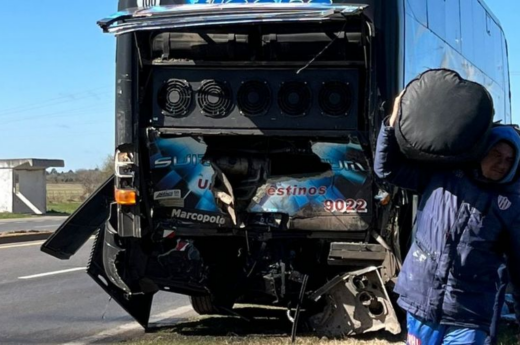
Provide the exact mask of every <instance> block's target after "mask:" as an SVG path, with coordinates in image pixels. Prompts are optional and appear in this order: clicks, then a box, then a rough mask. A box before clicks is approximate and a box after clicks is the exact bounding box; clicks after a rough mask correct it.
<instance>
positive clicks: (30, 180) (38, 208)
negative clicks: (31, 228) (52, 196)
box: [13, 169, 47, 214]
mask: <svg viewBox="0 0 520 345" xmlns="http://www.w3.org/2000/svg"><path fill="white" fill-rule="evenodd" d="M15 174H17V175H18V185H19V194H18V195H15V207H14V209H13V212H14V213H40V214H42V213H45V212H46V210H47V206H46V203H47V196H46V184H45V183H46V181H45V170H43V169H38V170H18V169H17V170H16V171H15ZM20 194H21V195H20ZM16 199H18V200H16Z"/></svg>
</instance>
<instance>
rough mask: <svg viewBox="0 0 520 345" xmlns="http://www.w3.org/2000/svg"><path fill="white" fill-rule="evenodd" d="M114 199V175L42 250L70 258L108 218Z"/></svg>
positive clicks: (61, 227)
mask: <svg viewBox="0 0 520 345" xmlns="http://www.w3.org/2000/svg"><path fill="white" fill-rule="evenodd" d="M113 201H114V176H113V175H112V176H111V177H110V178H109V179H108V180H106V181H105V183H103V184H102V185H101V186H100V187H99V188H98V189H97V190H96V191H95V192H94V193H93V194H92V195H91V196H90V197H89V198H88V199H87V200H86V201H85V202H84V203H83V204H82V205H81V206H80V207H79V208H78V209H77V210H76V211H75V212H74V213H73V214H72V215H71V216H70V217H69V218H67V220H65V222H64V223H63V224H62V225H61V226H60V227H59V228H58V230H56V231H55V232H54V234H53V235H52V236H51V237H49V239H48V240H47V241H45V243H44V244H43V245H42V246H41V248H40V249H41V251H42V252H44V253H47V254H49V255H52V256H54V257H56V258H58V259H61V260H68V259H69V258H70V257H71V256H73V255H74V254H76V252H77V251H78V250H79V249H80V248H81V247H82V246H83V245H84V244H85V242H87V240H88V239H89V237H90V236H92V234H94V233H95V232H96V230H98V229H100V228H101V227H102V226H103V224H104V222H105V221H106V220H107V219H108V215H109V210H110V203H112V202H113Z"/></svg>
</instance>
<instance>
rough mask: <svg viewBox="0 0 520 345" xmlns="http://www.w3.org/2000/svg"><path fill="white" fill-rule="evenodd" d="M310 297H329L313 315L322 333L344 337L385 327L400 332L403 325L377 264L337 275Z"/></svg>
mask: <svg viewBox="0 0 520 345" xmlns="http://www.w3.org/2000/svg"><path fill="white" fill-rule="evenodd" d="M309 298H310V299H311V300H313V301H317V300H319V299H320V298H324V299H325V303H324V304H325V308H324V310H323V311H322V312H321V313H318V314H316V315H313V316H311V317H310V318H309V322H310V324H311V326H312V327H313V328H314V329H315V330H316V332H317V333H319V334H320V335H324V336H328V337H341V336H346V335H354V334H361V333H366V332H372V331H377V330H380V329H385V330H387V331H389V332H390V333H392V334H399V333H400V332H401V326H400V324H399V321H398V319H397V316H396V314H395V311H394V308H393V306H392V303H391V301H390V298H389V296H388V293H387V292H386V289H385V287H384V285H383V280H382V279H381V276H380V275H379V271H378V269H377V268H376V267H368V268H365V269H362V270H358V271H353V272H348V273H346V274H344V275H342V276H337V277H335V278H334V279H332V280H331V281H329V282H328V283H327V284H325V285H324V286H322V287H321V288H319V289H318V290H316V291H315V292H314V293H313V294H312V295H311V296H309Z"/></svg>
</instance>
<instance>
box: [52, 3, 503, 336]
mask: <svg viewBox="0 0 520 345" xmlns="http://www.w3.org/2000/svg"><path fill="white" fill-rule="evenodd" d="M118 11H119V12H117V13H115V14H114V15H112V16H110V17H107V18H105V19H102V20H100V21H99V22H98V25H99V26H100V27H101V29H102V30H103V31H104V32H107V33H112V34H114V35H115V36H116V40H117V44H116V49H117V52H116V59H117V61H116V90H115V91H116V109H115V120H116V133H115V138H116V143H115V166H114V176H113V177H112V178H111V179H109V180H108V181H107V182H106V183H105V184H104V185H103V186H101V187H100V188H99V189H98V190H97V192H96V193H94V194H93V195H92V196H91V197H90V198H89V199H88V200H86V201H85V203H84V204H83V205H82V206H81V207H80V208H79V209H78V210H77V211H76V212H75V213H74V214H73V215H72V216H71V217H69V219H68V220H67V221H66V222H65V223H64V224H63V225H62V226H61V227H60V228H59V229H58V231H56V233H54V234H53V236H51V237H50V238H49V239H48V240H47V241H46V242H45V243H44V244H43V246H42V250H43V251H44V252H46V253H48V254H50V255H53V256H55V257H57V258H59V259H68V258H70V257H71V256H72V255H74V254H75V253H76V251H77V250H78V249H79V248H80V247H81V246H82V245H83V244H84V243H85V242H86V241H87V240H88V238H90V236H92V235H93V234H96V240H95V243H94V245H93V248H92V256H91V260H90V263H89V265H88V270H87V272H88V274H89V275H90V276H91V277H92V278H93V279H94V280H95V281H96V282H97V283H98V284H99V285H100V286H101V287H102V288H103V289H104V290H105V291H106V292H107V293H108V294H109V295H110V296H111V297H112V298H113V299H114V300H115V301H117V302H118V303H119V304H120V305H121V306H122V307H123V308H124V309H125V310H126V311H127V312H128V313H129V314H130V315H131V316H132V317H134V318H135V319H136V320H137V321H138V322H139V323H140V324H141V325H142V326H143V327H145V328H148V327H151V326H150V324H149V317H150V309H151V305H152V302H153V296H154V294H155V293H157V292H158V291H168V292H174V293H180V294H184V295H188V296H190V301H191V303H192V306H193V308H194V310H195V311H196V312H198V313H199V314H225V315H226V314H227V315H237V314H238V315H239V311H237V310H233V306H234V305H235V304H236V303H252V304H259V305H271V306H277V307H282V308H286V309H287V311H288V315H289V318H290V320H291V321H292V322H293V331H292V335H293V337H294V335H295V334H296V330H297V325H298V320H300V319H305V320H307V322H308V324H309V325H311V327H312V328H313V329H314V330H316V332H318V333H319V334H323V335H328V336H341V335H353V334H360V333H365V332H370V331H375V330H380V329H385V330H387V331H389V332H391V333H394V334H397V333H399V332H400V331H401V329H400V325H399V318H400V317H401V316H402V313H400V312H399V310H398V308H396V307H395V303H394V302H395V301H394V297H393V294H392V286H393V284H394V282H395V279H396V277H397V275H398V273H399V268H400V266H401V262H402V260H403V258H404V256H405V254H406V251H407V248H408V245H409V242H410V238H411V236H412V219H413V216H414V212H415V209H414V205H415V204H416V203H415V202H414V199H415V198H416V197H415V196H414V195H412V194H410V193H409V192H406V191H403V190H400V189H396V188H395V187H392V186H390V185H387V184H386V183H384V182H383V181H380V180H378V179H377V178H376V177H375V176H374V175H373V172H372V163H373V152H374V146H375V141H376V137H377V134H378V132H379V128H380V124H381V122H382V120H383V119H384V118H385V116H386V115H387V114H389V112H390V111H391V109H392V103H393V99H394V97H395V96H396V95H397V94H398V93H399V91H400V90H402V89H403V88H404V86H405V85H406V84H407V83H408V82H409V81H411V80H412V79H414V78H415V77H416V76H417V75H418V74H420V73H421V72H424V71H426V70H428V69H433V68H447V69H451V70H455V71H457V72H458V73H459V74H460V75H461V76H462V77H463V78H466V79H469V80H472V81H476V82H478V83H480V84H482V85H484V86H485V87H486V88H487V90H488V91H489V92H490V94H491V95H492V97H493V101H494V106H495V120H497V121H502V122H503V123H510V122H511V105H510V89H509V71H508V57H507V44H506V40H505V36H504V33H503V31H502V29H501V27H500V23H499V21H498V20H497V18H495V17H494V16H493V14H492V13H491V12H490V10H489V9H488V8H487V7H486V5H485V4H484V3H483V2H482V1H480V0H442V1H440V0H413V1H410V0H365V1H361V2H358V1H338V2H336V1H334V2H330V1H267V0H260V1H253V2H249V1H247V0H246V1H234V0H233V1H196V0H195V1H187V2H183V1H182V0H120V2H119V7H118ZM300 314H301V315H300ZM300 316H301V318H300Z"/></svg>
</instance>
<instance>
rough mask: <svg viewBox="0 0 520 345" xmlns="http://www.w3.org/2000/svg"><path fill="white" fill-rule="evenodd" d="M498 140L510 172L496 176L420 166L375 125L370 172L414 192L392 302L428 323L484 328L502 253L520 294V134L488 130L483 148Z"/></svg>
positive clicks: (504, 128)
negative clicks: (509, 156) (410, 235)
mask: <svg viewBox="0 0 520 345" xmlns="http://www.w3.org/2000/svg"><path fill="white" fill-rule="evenodd" d="M499 141H507V142H508V143H510V144H511V146H513V148H514V149H515V160H514V162H513V166H512V168H511V170H510V171H509V173H508V174H507V175H506V176H505V177H504V178H503V179H502V180H501V181H498V182H493V181H490V180H485V179H484V178H483V177H481V174H480V173H477V174H475V173H474V172H471V171H462V170H436V171H433V170H432V169H426V168H425V167H424V166H422V165H421V164H420V163H416V162H411V161H409V160H406V159H405V157H404V156H403V155H402V154H401V152H400V150H399V147H398V145H397V141H396V139H395V135H394V129H393V128H392V127H388V126H384V125H383V126H382V128H381V132H380V133H379V138H378V141H377V148H376V157H375V163H374V170H375V173H376V174H377V175H378V176H379V177H380V178H383V179H386V180H387V181H388V182H390V183H392V184H394V185H396V186H399V187H401V188H405V189H411V190H414V191H415V192H417V193H418V194H420V195H421V198H420V202H419V206H418V211H417V218H416V222H415V227H416V228H415V238H414V239H413V241H412V245H411V247H410V250H409V252H408V255H407V257H406V259H405V261H404V264H403V267H402V270H401V272H400V274H399V277H398V282H397V285H396V287H395V290H394V291H395V292H397V293H398V294H399V295H400V297H399V300H398V304H399V305H400V306H401V307H402V308H403V309H405V310H406V311H408V312H410V313H411V314H413V315H414V316H416V317H419V318H422V319H424V320H426V321H429V322H435V323H441V324H447V325H454V326H460V327H468V328H479V329H482V330H484V331H486V332H489V326H490V323H491V319H492V316H493V305H494V302H495V297H496V293H497V286H498V285H499V279H498V268H499V266H500V265H501V264H502V263H503V262H504V254H505V255H506V257H507V260H508V267H509V268H510V275H511V281H512V283H513V285H514V287H515V293H514V295H515V296H520V293H517V292H520V271H518V269H511V268H512V267H515V268H518V267H520V212H518V209H519V208H520V183H519V182H512V181H513V179H514V177H515V173H516V171H517V168H518V164H519V161H520V137H519V135H518V134H517V133H516V131H515V130H514V129H513V128H512V127H507V126H500V127H495V128H493V129H492V132H491V136H490V138H489V145H488V151H489V150H490V149H491V148H492V147H493V146H494V145H495V144H497V143H498V142H499Z"/></svg>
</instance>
